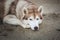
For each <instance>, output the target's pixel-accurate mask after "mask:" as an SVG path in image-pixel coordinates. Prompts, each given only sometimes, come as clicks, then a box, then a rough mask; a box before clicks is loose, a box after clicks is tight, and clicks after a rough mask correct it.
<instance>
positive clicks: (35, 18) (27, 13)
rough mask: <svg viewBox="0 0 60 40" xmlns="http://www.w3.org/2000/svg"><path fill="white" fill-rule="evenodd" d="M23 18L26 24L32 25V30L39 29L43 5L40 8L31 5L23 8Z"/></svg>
mask: <svg viewBox="0 0 60 40" xmlns="http://www.w3.org/2000/svg"><path fill="white" fill-rule="evenodd" d="M23 14H24V17H23V20H24V22H25V24H27V25H30V27H31V29H32V30H38V29H39V24H41V23H42V19H43V16H42V6H40V7H39V8H37V7H34V6H32V7H29V8H24V9H23Z"/></svg>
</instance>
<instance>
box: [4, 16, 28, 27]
mask: <svg viewBox="0 0 60 40" xmlns="http://www.w3.org/2000/svg"><path fill="white" fill-rule="evenodd" d="M3 22H4V23H7V24H12V25H20V26H22V27H23V28H28V27H29V26H28V25H25V24H23V23H22V22H21V21H20V20H19V19H17V18H16V16H15V15H7V16H5V17H4V19H3Z"/></svg>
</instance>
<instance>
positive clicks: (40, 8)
mask: <svg viewBox="0 0 60 40" xmlns="http://www.w3.org/2000/svg"><path fill="white" fill-rule="evenodd" d="M42 10H43V6H40V7H39V8H38V12H39V13H40V15H42V13H43V11H42Z"/></svg>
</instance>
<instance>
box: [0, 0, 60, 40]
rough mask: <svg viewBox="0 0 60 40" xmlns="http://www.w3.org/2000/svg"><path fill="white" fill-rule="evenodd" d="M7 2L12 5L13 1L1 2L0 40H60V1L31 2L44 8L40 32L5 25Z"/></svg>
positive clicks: (38, 0)
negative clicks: (4, 16) (4, 15)
mask: <svg viewBox="0 0 60 40" xmlns="http://www.w3.org/2000/svg"><path fill="white" fill-rule="evenodd" d="M5 1H7V3H8V4H10V3H11V2H12V1H13V0H0V40H60V0H29V1H32V2H33V3H35V4H36V5H38V6H41V5H42V6H43V13H44V14H45V15H44V16H43V17H44V18H43V22H42V24H41V25H40V28H39V31H32V30H31V29H24V28H22V27H21V26H17V25H16V26H14V25H9V24H3V23H2V21H3V20H2V19H3V14H4V5H5Z"/></svg>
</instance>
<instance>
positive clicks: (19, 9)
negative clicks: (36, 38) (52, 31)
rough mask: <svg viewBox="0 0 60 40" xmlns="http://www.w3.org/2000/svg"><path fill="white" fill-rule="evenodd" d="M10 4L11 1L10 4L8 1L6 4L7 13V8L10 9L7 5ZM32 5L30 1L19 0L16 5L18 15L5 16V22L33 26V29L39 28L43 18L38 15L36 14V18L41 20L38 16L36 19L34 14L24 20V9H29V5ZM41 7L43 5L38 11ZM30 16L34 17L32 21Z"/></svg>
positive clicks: (26, 26) (25, 26)
mask: <svg viewBox="0 0 60 40" xmlns="http://www.w3.org/2000/svg"><path fill="white" fill-rule="evenodd" d="M10 4H11V3H9V4H7V3H6V6H5V8H6V12H5V13H7V11H8V10H7V9H9V7H8V8H7V5H9V6H10ZM30 6H31V5H30V3H28V2H26V1H20V0H19V1H18V3H17V5H16V16H15V15H7V16H5V17H4V19H3V22H4V23H8V24H13V25H21V26H22V27H23V28H31V29H32V30H35V29H34V27H38V29H39V24H41V23H42V20H41V19H40V18H39V17H38V16H36V18H38V19H39V20H36V18H35V19H34V18H33V16H31V17H29V18H28V20H22V18H23V17H24V12H23V10H24V9H25V10H26V11H27V7H30ZM40 9H41V6H40V7H39V9H38V11H39V10H40ZM27 12H28V11H27ZM30 18H31V19H32V21H30V20H29V19H30ZM28 24H29V25H28Z"/></svg>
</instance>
